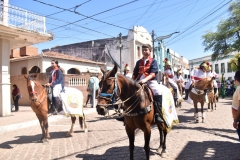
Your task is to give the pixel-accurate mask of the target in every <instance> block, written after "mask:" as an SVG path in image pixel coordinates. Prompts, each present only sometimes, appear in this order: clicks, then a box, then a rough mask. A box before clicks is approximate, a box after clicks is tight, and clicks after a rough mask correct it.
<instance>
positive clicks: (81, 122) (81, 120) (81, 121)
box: [79, 114, 85, 128]
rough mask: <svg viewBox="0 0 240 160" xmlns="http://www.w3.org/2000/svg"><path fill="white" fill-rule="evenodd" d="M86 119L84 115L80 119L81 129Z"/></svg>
mask: <svg viewBox="0 0 240 160" xmlns="http://www.w3.org/2000/svg"><path fill="white" fill-rule="evenodd" d="M84 118H85V116H84V114H83V116H82V117H79V124H80V127H81V128H83V119H84Z"/></svg>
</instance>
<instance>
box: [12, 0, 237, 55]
mask: <svg viewBox="0 0 240 160" xmlns="http://www.w3.org/2000/svg"><path fill="white" fill-rule="evenodd" d="M231 2H233V1H231V0H68V1H66V0H51V1H49V0H21V1H20V0H9V3H10V4H12V5H14V6H17V7H20V8H24V9H26V10H29V11H31V12H34V13H36V14H39V15H42V16H46V27H47V30H48V32H49V33H53V35H54V39H53V40H52V41H49V42H45V43H41V44H37V45H35V46H36V47H38V49H39V52H41V50H42V49H48V48H52V47H55V46H61V45H66V44H73V43H79V42H84V41H91V40H96V39H104V38H113V37H118V35H119V33H122V35H123V36H124V35H127V34H128V30H129V29H133V26H142V27H144V28H146V29H147V31H148V32H149V33H150V34H151V33H152V31H154V33H155V35H154V37H155V38H156V37H158V36H165V35H169V34H171V33H174V32H179V33H177V34H173V35H172V36H171V37H170V38H168V39H165V40H164V43H165V45H166V47H167V48H170V49H172V50H173V51H175V52H176V53H178V54H179V55H180V56H183V57H185V58H187V59H194V58H199V57H202V56H206V55H210V54H211V51H208V52H204V46H203V45H202V42H203V39H202V36H203V35H204V34H206V33H207V31H215V30H216V28H217V25H218V24H219V22H220V21H221V20H224V19H226V18H227V17H229V15H230V14H229V12H228V7H229V5H230V3H231ZM63 9H68V10H65V11H64V10H63ZM76 21H77V22H76ZM73 22H74V23H73ZM156 45H157V43H155V46H156Z"/></svg>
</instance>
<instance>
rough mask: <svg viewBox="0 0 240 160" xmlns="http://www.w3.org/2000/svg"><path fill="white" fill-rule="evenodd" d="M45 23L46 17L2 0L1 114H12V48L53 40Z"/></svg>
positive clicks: (0, 37) (0, 16)
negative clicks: (10, 58) (10, 67)
mask: <svg viewBox="0 0 240 160" xmlns="http://www.w3.org/2000/svg"><path fill="white" fill-rule="evenodd" d="M45 24H46V19H45V17H43V16H40V15H37V14H35V13H32V12H29V11H27V10H25V9H22V8H19V7H16V6H13V5H10V4H9V3H8V0H4V1H2V0H1V1H0V95H1V96H0V116H8V115H10V114H11V102H10V101H11V97H10V95H11V91H10V85H11V83H10V71H9V70H10V69H9V66H10V60H9V57H10V54H11V50H12V49H16V48H20V47H23V46H27V45H33V44H37V43H41V42H46V41H50V40H52V39H53V35H51V34H49V33H47V30H46V25H45Z"/></svg>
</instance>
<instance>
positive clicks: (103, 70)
mask: <svg viewBox="0 0 240 160" xmlns="http://www.w3.org/2000/svg"><path fill="white" fill-rule="evenodd" d="M99 67H100V66H99ZM100 70H101V72H102V73H103V74H105V72H106V71H105V69H103V68H102V67H100Z"/></svg>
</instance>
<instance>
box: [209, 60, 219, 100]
mask: <svg viewBox="0 0 240 160" xmlns="http://www.w3.org/2000/svg"><path fill="white" fill-rule="evenodd" d="M217 76H218V75H217V73H216V72H215V71H213V70H212V68H211V66H210V64H209V65H208V69H207V77H209V78H212V77H214V78H215V80H213V86H214V95H215V96H216V94H217V93H218V86H217V82H216V78H217Z"/></svg>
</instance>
